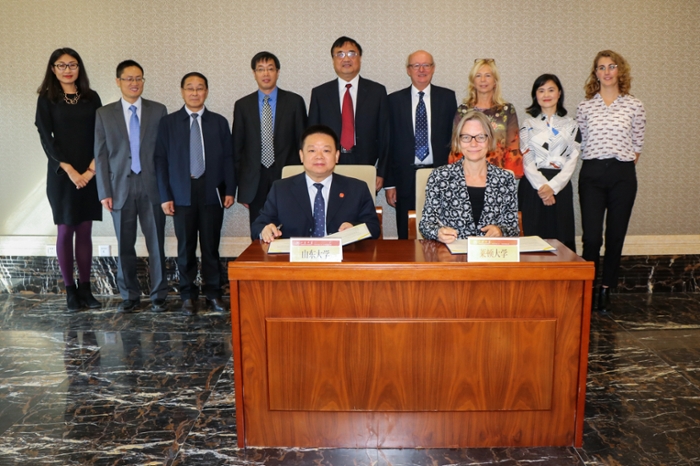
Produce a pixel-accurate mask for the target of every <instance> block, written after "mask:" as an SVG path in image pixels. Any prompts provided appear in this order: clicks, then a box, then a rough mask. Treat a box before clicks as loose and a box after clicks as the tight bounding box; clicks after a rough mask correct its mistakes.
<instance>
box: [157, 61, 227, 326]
mask: <svg viewBox="0 0 700 466" xmlns="http://www.w3.org/2000/svg"><path fill="white" fill-rule="evenodd" d="M180 88H181V89H180V90H181V93H182V98H183V100H184V101H185V105H184V106H183V107H182V108H181V109H180V110H178V111H177V112H175V113H171V114H170V115H167V116H166V117H164V118H163V119H162V120H161V122H160V128H159V129H158V141H157V144H156V173H157V176H158V188H159V190H160V200H161V207H162V209H163V212H164V213H165V214H166V215H172V216H173V223H174V225H175V236H177V268H178V272H179V274H180V297H181V298H182V312H183V313H184V314H186V315H192V314H195V313H196V312H197V299H198V297H199V287H198V286H197V285H196V284H195V279H196V278H197V256H196V252H197V237H199V247H200V250H201V252H202V280H203V282H204V286H203V290H202V291H203V292H204V295H205V296H206V299H207V306H208V307H209V308H210V309H211V310H213V311H216V312H225V311H226V308H227V305H226V304H225V303H224V301H223V300H222V298H221V296H222V292H221V283H222V274H221V264H220V262H219V242H220V240H221V227H222V225H223V220H224V208H226V209H228V208H229V207H231V206H232V205H233V201H234V194H235V192H236V182H235V177H234V169H233V148H232V146H231V131H230V130H229V126H228V121H227V120H226V118H224V117H223V116H221V115H219V114H218V113H214V112H210V111H209V110H207V109H206V108H205V107H204V102H205V101H206V99H207V95H208V93H209V83H208V81H207V78H206V77H205V76H204V75H203V74H201V73H197V72H191V73H187V74H186V75H185V76H183V77H182V80H181V81H180Z"/></svg>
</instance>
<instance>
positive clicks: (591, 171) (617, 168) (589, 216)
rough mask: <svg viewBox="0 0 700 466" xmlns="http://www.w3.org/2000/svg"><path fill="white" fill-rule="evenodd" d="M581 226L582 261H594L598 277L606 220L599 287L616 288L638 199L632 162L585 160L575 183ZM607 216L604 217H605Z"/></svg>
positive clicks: (635, 175) (635, 174) (635, 173)
mask: <svg viewBox="0 0 700 466" xmlns="http://www.w3.org/2000/svg"><path fill="white" fill-rule="evenodd" d="M578 193H579V200H580V202H581V226H582V227H583V238H582V240H583V255H582V256H583V258H584V259H586V260H587V261H593V263H594V264H595V267H596V276H598V262H599V260H600V248H601V246H602V245H603V218H605V259H604V262H603V277H602V285H603V286H608V287H615V286H617V279H618V273H619V268H620V258H621V257H622V246H623V245H624V244H625V235H627V226H628V225H629V220H630V217H631V216H632V207H634V200H635V198H636V196H637V172H636V170H635V165H634V162H620V161H619V160H617V159H602V160H598V159H596V160H584V161H583V165H582V166H581V172H580V174H579V181H578ZM606 214H607V215H606Z"/></svg>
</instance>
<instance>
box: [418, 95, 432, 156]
mask: <svg viewBox="0 0 700 466" xmlns="http://www.w3.org/2000/svg"><path fill="white" fill-rule="evenodd" d="M424 95H425V92H419V93H418V105H417V106H416V157H417V158H418V160H420V161H421V162H422V161H423V160H425V158H426V157H427V156H428V153H429V149H428V113H427V112H426V110H425V102H424V101H423V96H424Z"/></svg>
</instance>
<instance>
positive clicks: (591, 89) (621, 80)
mask: <svg viewBox="0 0 700 466" xmlns="http://www.w3.org/2000/svg"><path fill="white" fill-rule="evenodd" d="M602 57H607V58H609V59H611V60H612V61H613V63H615V64H616V65H617V88H618V89H619V90H620V94H621V95H627V94H629V93H630V89H631V88H632V76H630V65H629V63H627V60H625V59H624V58H622V55H620V54H619V53H615V52H613V51H612V50H601V51H600V52H598V55H596V56H595V60H593V67H592V68H591V74H590V75H589V76H588V79H587V80H586V84H584V86H583V90H584V91H585V92H586V100H589V99H591V98H592V97H593V96H595V95H596V94H597V93H598V92H599V91H600V82H599V81H598V77H597V76H596V74H595V71H596V68H597V66H598V60H600V59H601V58H602Z"/></svg>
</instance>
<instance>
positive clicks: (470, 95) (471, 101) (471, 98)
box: [462, 58, 506, 108]
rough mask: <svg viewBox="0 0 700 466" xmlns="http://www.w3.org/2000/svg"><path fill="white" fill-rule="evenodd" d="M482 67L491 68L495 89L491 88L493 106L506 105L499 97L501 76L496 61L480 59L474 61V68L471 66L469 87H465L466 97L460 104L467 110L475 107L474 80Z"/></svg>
mask: <svg viewBox="0 0 700 466" xmlns="http://www.w3.org/2000/svg"><path fill="white" fill-rule="evenodd" d="M484 65H486V66H488V67H489V68H491V74H492V75H493V79H494V80H495V81H496V87H494V88H493V97H492V102H493V105H494V106H497V107H501V106H503V105H505V104H506V101H505V100H503V97H502V96H501V75H500V73H499V72H498V68H497V67H496V61H495V60H494V59H493V58H480V59H477V60H474V66H472V69H471V71H470V72H469V86H468V87H467V97H465V98H464V101H463V102H462V103H463V104H464V105H466V106H467V107H469V108H472V107H474V106H475V105H476V101H477V96H476V88H475V87H474V79H476V73H477V72H478V71H479V68H481V67H482V66H484Z"/></svg>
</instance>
